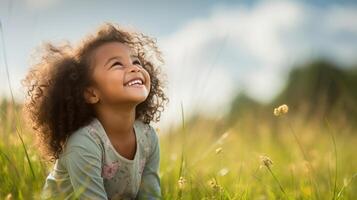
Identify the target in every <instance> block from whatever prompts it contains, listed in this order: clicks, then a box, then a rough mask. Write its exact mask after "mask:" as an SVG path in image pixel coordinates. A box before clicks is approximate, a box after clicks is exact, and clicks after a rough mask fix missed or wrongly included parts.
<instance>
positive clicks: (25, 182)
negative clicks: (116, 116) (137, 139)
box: [0, 101, 357, 199]
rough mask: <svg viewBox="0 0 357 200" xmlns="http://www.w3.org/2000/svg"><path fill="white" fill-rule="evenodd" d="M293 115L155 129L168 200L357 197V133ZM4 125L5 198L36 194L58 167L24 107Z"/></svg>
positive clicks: (5, 111)
mask: <svg viewBox="0 0 357 200" xmlns="http://www.w3.org/2000/svg"><path fill="white" fill-rule="evenodd" d="M272 110H273V108H272ZM294 112H295V111H294V110H289V113H287V114H286V115H284V116H280V117H276V116H274V115H273V112H271V117H264V118H257V117H256V116H255V114H254V113H251V114H247V115H245V117H244V118H239V119H237V120H231V121H233V122H234V123H231V124H229V125H227V124H225V123H224V122H225V121H227V119H224V118H221V119H214V118H211V119H210V118H203V117H201V118H200V117H196V118H195V120H192V119H185V117H182V118H181V119H180V120H181V121H182V123H181V125H180V126H179V127H172V128H171V129H169V131H166V132H162V131H161V130H157V132H158V134H159V136H160V145H161V146H160V148H161V149H160V150H161V165H160V176H161V184H162V193H163V196H164V198H165V199H357V190H356V188H357V181H356V178H354V177H355V176H357V175H356V173H357V159H356V145H357V136H356V134H355V133H356V130H354V129H352V128H351V127H349V126H345V125H344V126H341V125H340V124H335V123H334V120H333V119H329V120H326V119H317V120H313V121H311V120H310V121H308V122H306V120H304V118H303V117H301V116H300V115H297V114H294ZM179 115H182V113H179ZM182 116H184V115H182ZM0 123H1V125H0V166H1V167H0V177H1V179H0V199H5V198H7V199H38V198H39V197H38V195H39V192H40V190H41V187H42V186H43V184H44V180H45V177H46V176H47V174H48V173H49V170H50V169H51V167H52V165H50V164H48V163H47V164H46V163H45V162H44V161H41V159H40V156H39V152H38V147H36V146H35V145H34V144H35V143H34V132H33V131H32V130H30V129H29V128H28V127H26V125H25V124H24V122H23V119H22V118H21V107H16V108H14V107H13V106H12V104H11V103H4V101H3V102H2V104H1V121H0ZM22 140H23V142H22ZM25 150H26V151H25ZM264 156H265V157H264ZM262 158H263V160H262ZM264 159H265V160H264ZM270 160H271V161H272V162H273V164H272V165H271V163H270ZM31 197H32V198H31Z"/></svg>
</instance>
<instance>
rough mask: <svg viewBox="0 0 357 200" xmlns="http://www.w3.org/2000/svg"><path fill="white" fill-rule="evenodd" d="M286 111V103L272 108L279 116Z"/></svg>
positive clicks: (287, 109) (287, 108)
mask: <svg viewBox="0 0 357 200" xmlns="http://www.w3.org/2000/svg"><path fill="white" fill-rule="evenodd" d="M288 111H289V107H288V106H287V105H286V104H283V105H281V106H279V107H278V108H274V115H275V116H281V115H284V114H286V113H288Z"/></svg>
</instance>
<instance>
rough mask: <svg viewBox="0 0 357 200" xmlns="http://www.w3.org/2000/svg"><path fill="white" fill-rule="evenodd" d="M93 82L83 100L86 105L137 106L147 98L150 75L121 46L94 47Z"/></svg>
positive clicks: (136, 58)
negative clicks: (98, 103)
mask: <svg viewBox="0 0 357 200" xmlns="http://www.w3.org/2000/svg"><path fill="white" fill-rule="evenodd" d="M90 63H91V64H90V65H91V68H92V69H93V73H92V80H93V82H94V85H92V86H90V87H89V88H88V90H87V92H86V95H85V98H86V100H87V102H89V103H92V104H94V103H97V102H100V103H102V104H107V105H137V104H139V103H141V102H143V101H145V99H146V98H147V97H148V95H149V92H150V76H149V73H148V72H147V71H146V70H145V69H144V67H143V66H142V63H141V61H140V60H139V58H138V57H137V55H136V54H135V52H134V51H132V49H131V48H130V47H129V46H128V45H127V44H124V43H120V42H109V43H105V44H103V45H100V46H99V47H97V49H96V50H95V51H94V52H93V54H92V57H91V61H90Z"/></svg>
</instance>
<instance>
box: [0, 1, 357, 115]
mask: <svg viewBox="0 0 357 200" xmlns="http://www.w3.org/2000/svg"><path fill="white" fill-rule="evenodd" d="M148 2H150V4H149V3H148ZM356 19H357V4H356V3H354V2H353V1H338V3H335V2H333V1H223V0H220V1H218V0H215V1H214V0H206V1H93V0H90V1H89V0H88V1H69V0H65V1H60V0H23V1H20V0H15V1H10V0H0V20H1V24H2V28H3V33H4V35H3V37H4V39H5V45H6V57H7V62H8V66H9V71H10V80H11V85H12V88H13V90H14V93H15V96H16V98H17V99H20V100H21V99H22V97H23V95H24V92H23V91H22V88H21V85H20V80H21V79H22V78H23V77H24V76H25V74H26V72H27V70H28V68H29V64H30V62H31V53H32V52H33V51H34V49H35V48H36V47H38V46H39V45H40V44H41V42H43V41H52V42H61V41H62V40H69V41H70V42H72V43H76V42H77V41H78V40H80V39H81V37H83V36H85V35H86V34H89V33H91V31H93V30H94V29H95V28H96V27H97V26H98V25H99V24H101V23H102V22H104V21H107V22H114V23H118V24H121V25H123V26H129V27H132V28H135V29H136V30H138V31H141V32H144V33H145V34H148V35H150V36H152V37H154V38H157V41H158V44H159V48H161V49H162V51H163V53H164V58H165V60H166V65H165V66H164V71H165V72H166V73H167V75H168V82H169V85H168V94H169V97H170V99H171V102H170V105H169V108H168V109H167V111H166V112H165V114H164V115H163V118H164V119H165V120H174V121H175V120H176V121H177V120H179V119H178V118H177V117H176V116H180V102H183V104H184V107H185V109H186V110H187V111H188V112H186V113H188V114H189V111H190V110H192V109H193V108H198V109H199V110H203V111H206V112H214V113H215V114H217V117H219V116H220V115H222V114H224V113H225V112H227V111H228V110H229V106H228V104H229V102H230V100H231V97H232V96H233V95H234V94H235V93H236V91H243V90H244V91H245V92H246V93H248V95H250V96H252V97H254V98H256V99H258V100H260V101H262V102H266V101H269V100H270V99H271V98H273V97H274V96H275V95H276V94H277V93H278V92H279V91H280V90H281V89H282V87H283V85H284V83H285V81H286V75H287V73H288V72H289V71H290V70H291V67H293V66H294V65H296V64H298V63H299V62H304V61H306V60H308V59H311V58H314V57H318V56H325V57H328V58H330V59H332V60H334V61H336V62H338V63H341V64H343V65H346V66H350V65H352V64H354V63H357V59H356V57H357V56H356V55H357V20H356ZM0 45H1V46H0V47H1V48H0V51H1V54H0V94H3V95H8V94H9V86H8V81H7V76H6V73H5V64H4V45H3V43H0ZM197 105H199V106H197ZM165 120H164V121H165Z"/></svg>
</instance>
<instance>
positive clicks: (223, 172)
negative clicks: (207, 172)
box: [218, 168, 229, 176]
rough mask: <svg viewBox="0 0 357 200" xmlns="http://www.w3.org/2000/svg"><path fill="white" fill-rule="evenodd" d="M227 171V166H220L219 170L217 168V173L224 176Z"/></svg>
mask: <svg viewBox="0 0 357 200" xmlns="http://www.w3.org/2000/svg"><path fill="white" fill-rule="evenodd" d="M228 172H229V170H228V169H227V168H222V169H221V170H219V172H218V173H219V175H221V176H225V175H226V174H227V173H228Z"/></svg>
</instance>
